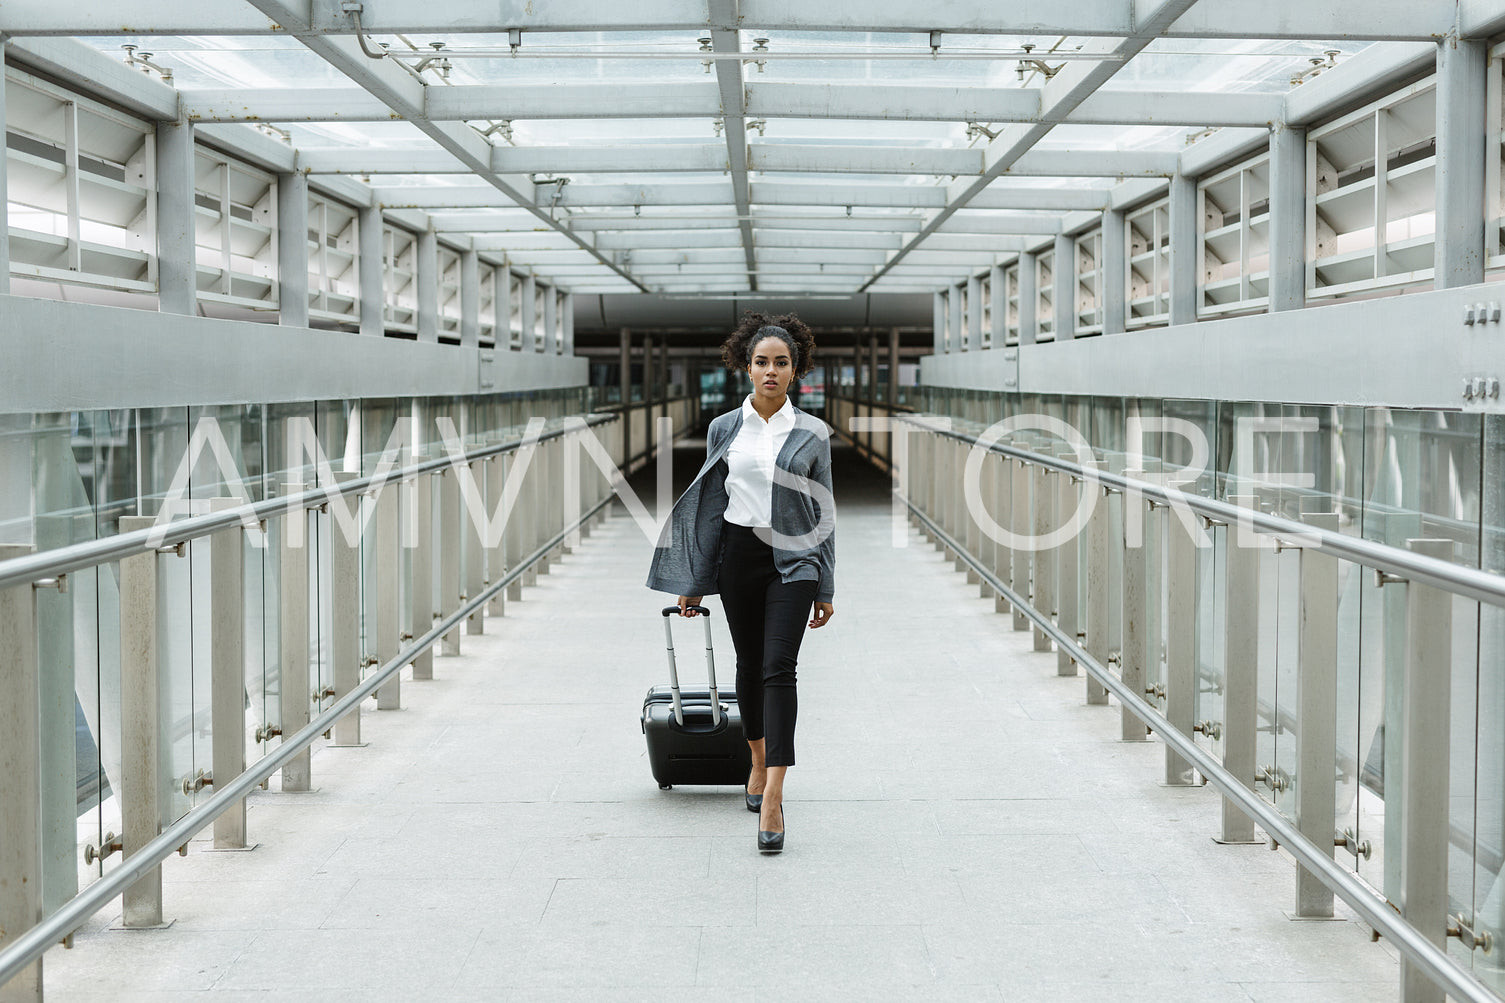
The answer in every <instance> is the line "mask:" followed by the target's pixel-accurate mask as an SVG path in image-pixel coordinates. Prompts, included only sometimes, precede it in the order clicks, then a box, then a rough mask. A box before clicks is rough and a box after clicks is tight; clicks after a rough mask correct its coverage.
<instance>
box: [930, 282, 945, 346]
mask: <svg viewBox="0 0 1505 1003" xmlns="http://www.w3.org/2000/svg"><path fill="white" fill-rule="evenodd" d="M930 303H931V316H930V330H931V335H932V337H933V339H934V351H935V354H936V355H940V354H942V353H943V352H945V351H946V318H947V317H948V316H950V314H949V312H948V311H949V310H950V307H949V306H948V305H947V304H946V292H945V290H941V291H938V292H937V293H935V295H934V296H932V297H931V300H930Z"/></svg>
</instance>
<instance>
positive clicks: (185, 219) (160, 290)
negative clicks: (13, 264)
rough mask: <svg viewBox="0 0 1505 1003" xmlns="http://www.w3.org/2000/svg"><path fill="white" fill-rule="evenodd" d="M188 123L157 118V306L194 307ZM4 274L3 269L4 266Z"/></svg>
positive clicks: (170, 309)
mask: <svg viewBox="0 0 1505 1003" xmlns="http://www.w3.org/2000/svg"><path fill="white" fill-rule="evenodd" d="M194 175H195V170H194V163H193V123H192V122H189V121H178V122H158V123H157V309H158V310H160V311H162V312H163V313H177V314H188V315H192V314H195V313H197V312H198V305H199V295H198V277H197V274H196V268H197V265H196V262H195V256H196V253H197V252H196V251H195V248H194V244H195V233H196V223H195V219H194V209H195V205H194V201H193V185H194ZM6 274H7V275H8V274H9V269H7V270H6Z"/></svg>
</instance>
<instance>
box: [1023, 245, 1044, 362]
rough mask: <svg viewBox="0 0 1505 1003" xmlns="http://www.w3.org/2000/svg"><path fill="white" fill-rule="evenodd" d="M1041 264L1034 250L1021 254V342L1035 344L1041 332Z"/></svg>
mask: <svg viewBox="0 0 1505 1003" xmlns="http://www.w3.org/2000/svg"><path fill="white" fill-rule="evenodd" d="M1039 305H1040V266H1039V259H1038V258H1037V257H1036V256H1035V254H1034V252H1033V251H1026V252H1025V253H1024V254H1021V255H1019V344H1021V345H1033V344H1034V343H1035V339H1036V338H1037V337H1038V335H1039V333H1040V322H1039V311H1038V308H1039Z"/></svg>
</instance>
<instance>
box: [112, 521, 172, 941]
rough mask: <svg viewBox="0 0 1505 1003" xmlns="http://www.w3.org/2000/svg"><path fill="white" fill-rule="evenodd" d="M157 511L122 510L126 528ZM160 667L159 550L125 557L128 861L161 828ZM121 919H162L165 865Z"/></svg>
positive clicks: (133, 896) (123, 722) (123, 805)
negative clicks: (144, 513)
mask: <svg viewBox="0 0 1505 1003" xmlns="http://www.w3.org/2000/svg"><path fill="white" fill-rule="evenodd" d="M155 523H156V520H155V519H154V518H152V517H151V516H134V515H130V516H122V517H121V519H120V532H121V533H134V532H136V531H138V530H142V529H150V528H151V527H152V526H153V525H154V524H155ZM161 693H162V670H161V662H160V660H159V659H158V657H157V555H156V553H154V552H152V551H147V552H145V553H142V554H136V555H134V556H131V557H124V558H121V560H120V787H121V790H120V792H119V794H120V820H121V828H122V832H121V840H120V841H121V845H122V852H123V856H124V857H125V858H126V859H130V858H131V857H133V856H135V855H136V854H137V853H139V852H141V848H142V847H143V846H145V845H146V844H147V843H150V842H151V841H152V840H153V839H155V838H156V837H157V836H158V835H159V834H160V833H161V831H162V820H163V815H164V814H165V813H164V812H163V810H162V793H163V791H165V790H166V782H167V781H166V771H165V770H164V769H163V760H162V754H161V733H162V723H161V714H160V707H161ZM121 904H122V906H123V909H122V925H123V926H125V927H126V928H128V929H152V928H155V927H160V926H161V925H162V868H161V866H160V865H158V866H157V867H153V868H152V869H151V870H150V871H148V872H147V873H146V874H145V875H143V876H142V878H141V879H140V880H139V881H137V882H136V883H135V884H133V885H131V887H129V888H127V889H126V890H125V894H124V895H123V896H122V898H121Z"/></svg>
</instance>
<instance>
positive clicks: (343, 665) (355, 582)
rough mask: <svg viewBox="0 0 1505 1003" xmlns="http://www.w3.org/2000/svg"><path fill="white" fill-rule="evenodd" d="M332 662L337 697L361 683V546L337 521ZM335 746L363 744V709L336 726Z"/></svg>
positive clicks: (338, 477) (340, 478) (347, 477)
mask: <svg viewBox="0 0 1505 1003" xmlns="http://www.w3.org/2000/svg"><path fill="white" fill-rule="evenodd" d="M355 476H356V475H355V474H348V473H344V472H342V471H341V472H337V473H336V474H335V475H334V477H335V482H336V483H344V482H346V481H351V480H354V479H355ZM329 570H330V575H329V580H330V589H331V593H332V594H331V595H330V603H329V604H330V619H329V664H330V668H331V676H332V681H333V683H334V693H333V694H332V696H333V697H334V699H336V700H339V699H340V698H341V697H343V696H344V695H345V694H347V693H349V692H350V691H351V690H353V689H355V688H356V687H357V686H359V685H360V684H361V635H360V603H361V548H360V541H359V540H349V539H346V537H345V534H344V533H343V532H342V531H341V530H340V528H339V525H338V524H337V522H336V521H335V520H330V525H329ZM333 744H334V745H340V746H360V745H364V744H365V743H364V742H362V741H361V709H360V708H359V707H357V708H355V710H353V711H351V712H350V713H349V714H346V715H345V716H344V717H342V718H341V719H340V720H339V721H338V722H336V723H335V726H334V741H333Z"/></svg>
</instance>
